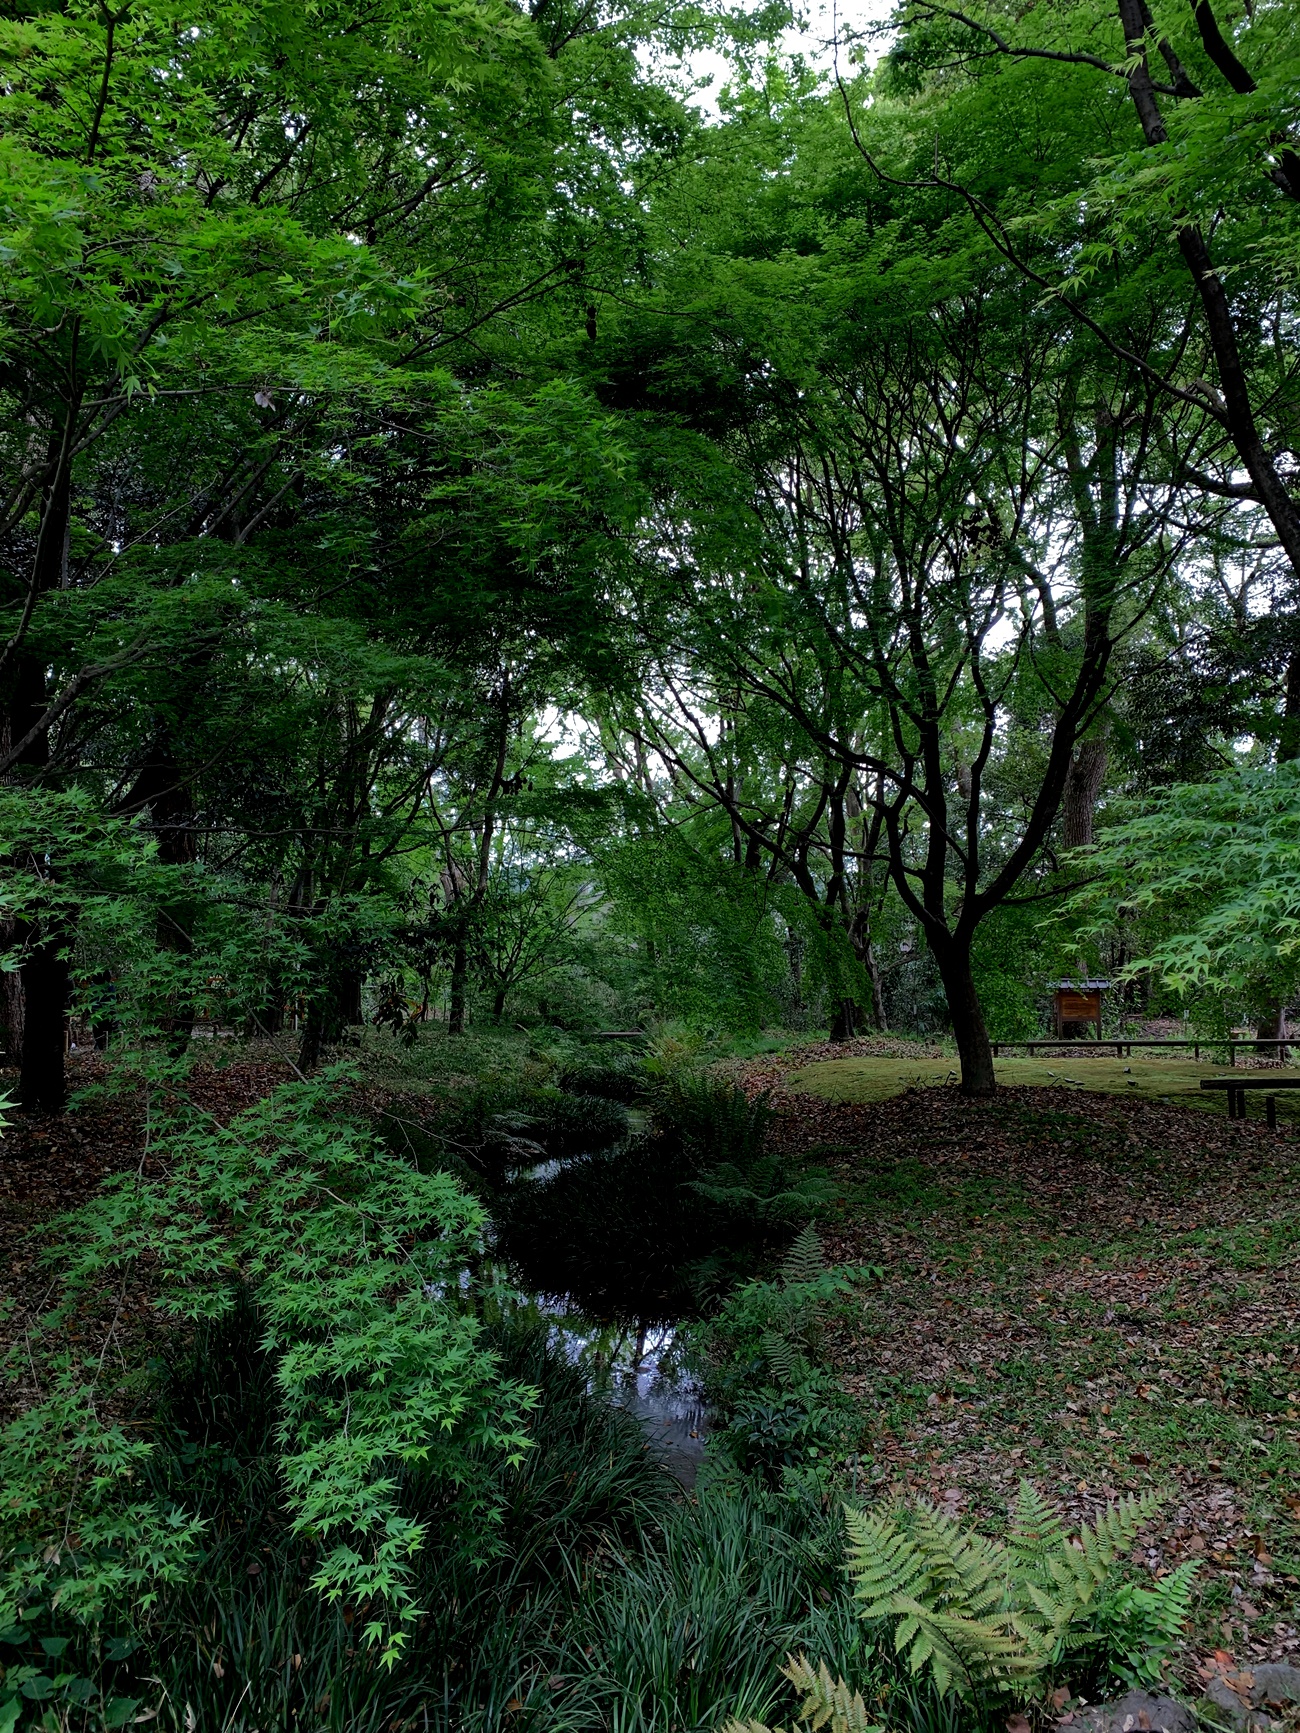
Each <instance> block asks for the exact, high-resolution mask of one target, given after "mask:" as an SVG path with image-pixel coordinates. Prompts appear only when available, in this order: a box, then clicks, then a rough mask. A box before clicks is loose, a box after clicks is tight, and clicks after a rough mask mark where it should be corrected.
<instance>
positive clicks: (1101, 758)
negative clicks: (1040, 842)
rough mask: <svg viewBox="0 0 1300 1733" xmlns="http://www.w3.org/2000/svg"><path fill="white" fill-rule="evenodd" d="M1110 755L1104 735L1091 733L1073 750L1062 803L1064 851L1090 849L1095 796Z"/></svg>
mask: <svg viewBox="0 0 1300 1733" xmlns="http://www.w3.org/2000/svg"><path fill="white" fill-rule="evenodd" d="M1109 756H1110V755H1109V752H1108V750H1107V742H1106V737H1105V735H1104V734H1090V735H1089V736H1088V738H1087V739H1086V740H1081V741H1080V742H1079V744H1078V745H1077V746H1076V747H1075V749H1074V756H1073V758H1072V759H1071V761H1070V773H1069V775H1068V776H1067V777H1066V779H1065V794H1064V798H1063V799H1062V802H1061V819H1062V824H1061V842H1062V844H1063V846H1064V847H1065V848H1067V849H1074V848H1091V847H1092V828H1093V821H1094V819H1095V817H1096V813H1097V797H1098V795H1099V794H1100V793H1101V785H1102V782H1103V781H1104V780H1105V776H1106V765H1107V762H1108V760H1109Z"/></svg>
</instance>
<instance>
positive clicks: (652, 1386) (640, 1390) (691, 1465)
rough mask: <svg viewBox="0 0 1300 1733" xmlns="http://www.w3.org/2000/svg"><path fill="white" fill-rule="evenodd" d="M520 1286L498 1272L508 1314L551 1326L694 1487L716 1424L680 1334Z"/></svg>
mask: <svg viewBox="0 0 1300 1733" xmlns="http://www.w3.org/2000/svg"><path fill="white" fill-rule="evenodd" d="M579 1159H581V1158H580V1157H568V1158H566V1159H559V1160H550V1161H546V1162H539V1163H537V1164H535V1165H532V1166H530V1167H528V1168H527V1169H525V1170H521V1172H520V1177H521V1178H522V1177H526V1178H527V1179H528V1180H529V1181H531V1182H533V1183H537V1182H540V1183H542V1184H545V1183H546V1181H548V1180H550V1179H553V1178H554V1177H555V1176H556V1175H557V1174H558V1173H560V1172H561V1171H562V1170H563V1169H564V1168H566V1167H569V1166H571V1165H572V1163H573V1162H574V1161H575V1160H579ZM520 1280H521V1272H518V1271H516V1272H515V1273H514V1274H513V1276H511V1275H507V1274H506V1272H505V1271H504V1270H501V1269H498V1271H497V1281H498V1282H499V1283H501V1284H502V1285H501V1286H499V1287H498V1294H499V1296H500V1297H501V1299H502V1300H503V1301H504V1308H505V1309H508V1310H515V1311H518V1312H524V1313H531V1314H532V1315H533V1316H534V1317H535V1318H537V1319H538V1320H539V1321H541V1322H545V1324H546V1326H547V1329H548V1333H549V1338H550V1342H551V1346H552V1348H553V1349H555V1350H556V1351H558V1352H559V1353H561V1354H563V1355H564V1357H565V1358H566V1359H567V1360H568V1361H569V1362H570V1364H571V1365H575V1366H578V1367H580V1368H581V1369H582V1370H583V1371H584V1372H585V1374H586V1378H587V1388H588V1390H589V1391H590V1392H591V1393H592V1395H594V1396H600V1397H604V1398H605V1399H606V1400H607V1401H610V1402H612V1403H614V1404H615V1405H616V1406H617V1407H620V1408H625V1409H626V1410H627V1411H628V1412H629V1413H630V1414H633V1415H635V1416H636V1418H637V1419H638V1420H639V1421H640V1423H641V1425H642V1427H643V1429H644V1430H645V1433H646V1436H647V1438H648V1439H649V1441H650V1443H651V1445H652V1447H653V1448H654V1450H655V1452H656V1454H657V1455H658V1456H660V1457H661V1459H662V1460H663V1462H664V1464H665V1466H666V1467H667V1468H668V1469H669V1471H670V1472H671V1473H672V1474H673V1476H674V1477H675V1478H676V1479H677V1480H678V1481H680V1483H681V1484H682V1485H683V1486H684V1487H688V1488H689V1487H692V1486H694V1484H695V1479H696V1475H697V1474H698V1472H699V1467H700V1463H701V1461H702V1460H703V1457H704V1450H705V1444H706V1441H707V1439H708V1432H709V1416H708V1411H707V1409H706V1407H705V1405H704V1401H703V1397H702V1394H701V1391H700V1387H699V1384H698V1382H697V1380H696V1379H695V1378H693V1377H692V1376H691V1374H690V1373H689V1372H688V1371H686V1369H685V1368H684V1367H683V1366H682V1364H681V1356H680V1353H679V1352H678V1343H677V1340H676V1335H677V1332H676V1327H675V1326H674V1325H672V1324H644V1323H643V1324H637V1325H632V1324H626V1323H624V1324H616V1323H604V1322H601V1321H599V1320H598V1319H595V1318H593V1317H591V1316H590V1315H589V1314H588V1313H586V1312H584V1310H583V1308H582V1303H581V1298H580V1296H577V1295H573V1294H569V1295H560V1296H554V1295H549V1294H545V1293H541V1292H537V1291H532V1292H530V1291H529V1290H528V1289H527V1288H522V1289H521V1287H520V1286H519V1283H520ZM507 1295H509V1298H506V1296H507Z"/></svg>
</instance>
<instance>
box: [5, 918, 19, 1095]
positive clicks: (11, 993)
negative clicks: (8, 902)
mask: <svg viewBox="0 0 1300 1733" xmlns="http://www.w3.org/2000/svg"><path fill="white" fill-rule="evenodd" d="M17 943H18V924H17V922H15V921H4V922H0V947H2V948H3V949H4V950H6V951H8V950H11V949H13V947H14V946H15V945H16V944H17ZM0 1049H2V1050H3V1052H4V1056H5V1058H6V1059H7V1060H8V1061H9V1063H10V1064H11V1065H18V1064H21V1063H22V1056H23V983H22V977H21V975H20V974H19V973H18V971H17V969H6V970H4V972H3V973H0Z"/></svg>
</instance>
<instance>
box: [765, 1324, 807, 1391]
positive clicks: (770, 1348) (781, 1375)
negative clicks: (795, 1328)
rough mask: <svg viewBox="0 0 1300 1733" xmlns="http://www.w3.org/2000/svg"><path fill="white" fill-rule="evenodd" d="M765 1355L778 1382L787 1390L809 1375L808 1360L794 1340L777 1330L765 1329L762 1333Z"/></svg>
mask: <svg viewBox="0 0 1300 1733" xmlns="http://www.w3.org/2000/svg"><path fill="white" fill-rule="evenodd" d="M762 1345H763V1357H764V1359H766V1361H767V1363H768V1366H769V1367H770V1368H771V1371H772V1374H773V1376H774V1377H775V1379H776V1381H777V1383H778V1384H780V1385H782V1386H784V1388H786V1389H787V1390H790V1389H793V1388H794V1387H795V1385H797V1384H799V1383H800V1382H802V1380H803V1379H805V1378H806V1377H807V1376H808V1371H809V1367H808V1362H807V1360H806V1359H805V1358H804V1356H803V1355H802V1354H801V1353H800V1352H799V1350H798V1349H797V1348H796V1347H795V1346H794V1344H793V1343H792V1342H788V1341H787V1340H786V1338H785V1337H784V1336H782V1335H781V1334H780V1333H779V1332H778V1331H776V1330H764V1332H763V1335H762Z"/></svg>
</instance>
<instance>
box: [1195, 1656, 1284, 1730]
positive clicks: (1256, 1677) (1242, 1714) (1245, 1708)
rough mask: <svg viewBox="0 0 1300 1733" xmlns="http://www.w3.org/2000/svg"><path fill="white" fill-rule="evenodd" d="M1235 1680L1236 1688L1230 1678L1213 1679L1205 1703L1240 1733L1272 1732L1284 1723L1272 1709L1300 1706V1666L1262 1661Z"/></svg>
mask: <svg viewBox="0 0 1300 1733" xmlns="http://www.w3.org/2000/svg"><path fill="white" fill-rule="evenodd" d="M1234 1677H1235V1680H1236V1686H1235V1688H1234V1686H1233V1685H1231V1684H1229V1682H1228V1680H1227V1679H1211V1680H1210V1682H1209V1684H1208V1685H1207V1686H1206V1687H1205V1700H1206V1702H1207V1704H1208V1705H1209V1706H1210V1714H1211V1715H1212V1717H1213V1718H1214V1719H1215V1720H1216V1721H1220V1722H1222V1723H1224V1724H1225V1725H1226V1726H1228V1727H1231V1728H1234V1729H1236V1733H1269V1729H1270V1728H1272V1727H1275V1726H1277V1725H1278V1723H1279V1720H1280V1716H1278V1715H1277V1714H1271V1713H1270V1710H1280V1709H1282V1708H1283V1706H1284V1705H1285V1704H1287V1703H1300V1667H1291V1666H1288V1665H1286V1663H1285V1662H1281V1661H1262V1662H1261V1663H1260V1665H1259V1666H1258V1667H1250V1668H1243V1669H1242V1671H1241V1672H1240V1673H1238V1674H1236V1675H1234ZM1247 1681H1249V1683H1247Z"/></svg>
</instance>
